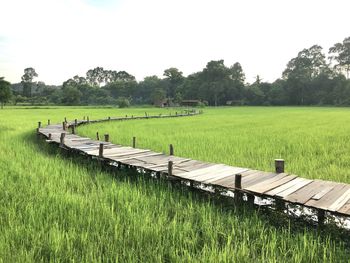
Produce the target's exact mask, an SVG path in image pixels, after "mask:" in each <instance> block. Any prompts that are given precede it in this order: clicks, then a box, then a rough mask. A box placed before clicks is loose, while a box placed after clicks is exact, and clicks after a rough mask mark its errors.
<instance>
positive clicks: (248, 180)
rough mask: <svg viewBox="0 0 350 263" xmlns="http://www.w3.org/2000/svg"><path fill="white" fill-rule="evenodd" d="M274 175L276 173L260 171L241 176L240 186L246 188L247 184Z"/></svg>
mask: <svg viewBox="0 0 350 263" xmlns="http://www.w3.org/2000/svg"><path fill="white" fill-rule="evenodd" d="M275 176H276V173H268V172H260V173H255V174H252V175H251V176H250V175H248V176H246V177H242V188H243V189H246V188H247V187H249V186H252V185H254V184H257V183H260V182H263V181H265V180H268V179H271V178H273V177H275Z"/></svg>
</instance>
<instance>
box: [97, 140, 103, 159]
mask: <svg viewBox="0 0 350 263" xmlns="http://www.w3.org/2000/svg"><path fill="white" fill-rule="evenodd" d="M103 145H104V144H103V143H100V148H99V151H98V156H99V157H101V158H102V157H103Z"/></svg>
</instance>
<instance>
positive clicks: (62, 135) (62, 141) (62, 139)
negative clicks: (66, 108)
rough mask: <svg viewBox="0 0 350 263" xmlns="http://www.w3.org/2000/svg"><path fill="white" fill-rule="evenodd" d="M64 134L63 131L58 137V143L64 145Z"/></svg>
mask: <svg viewBox="0 0 350 263" xmlns="http://www.w3.org/2000/svg"><path fill="white" fill-rule="evenodd" d="M65 136H66V134H65V133H64V132H62V133H61V137H60V145H61V146H62V145H64V137H65Z"/></svg>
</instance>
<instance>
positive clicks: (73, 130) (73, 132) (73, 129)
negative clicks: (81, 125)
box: [72, 125, 75, 134]
mask: <svg viewBox="0 0 350 263" xmlns="http://www.w3.org/2000/svg"><path fill="white" fill-rule="evenodd" d="M72 134H75V125H73V126H72Z"/></svg>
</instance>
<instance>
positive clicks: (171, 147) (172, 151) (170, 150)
mask: <svg viewBox="0 0 350 263" xmlns="http://www.w3.org/2000/svg"><path fill="white" fill-rule="evenodd" d="M169 155H174V147H173V145H172V144H170V145H169Z"/></svg>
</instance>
